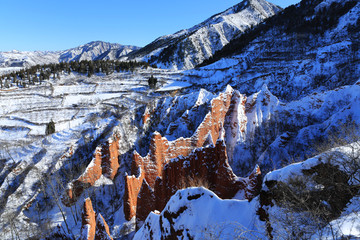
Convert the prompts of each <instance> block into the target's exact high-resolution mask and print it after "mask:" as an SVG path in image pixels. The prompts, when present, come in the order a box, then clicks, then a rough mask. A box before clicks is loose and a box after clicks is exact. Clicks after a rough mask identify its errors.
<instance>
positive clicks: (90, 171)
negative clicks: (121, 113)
mask: <svg viewBox="0 0 360 240" xmlns="http://www.w3.org/2000/svg"><path fill="white" fill-rule="evenodd" d="M119 140H120V136H119V134H117V133H114V134H113V136H112V137H111V138H110V139H108V140H107V141H106V142H104V143H103V144H101V145H100V146H99V147H97V148H96V151H95V154H94V158H93V160H92V161H91V163H90V164H89V165H88V167H87V168H86V170H85V172H84V173H83V174H82V175H81V176H80V177H79V178H78V179H76V180H75V181H73V182H71V183H70V184H69V186H68V189H67V190H66V195H65V197H64V198H63V203H64V204H65V205H67V206H70V205H71V204H73V203H74V202H76V201H77V199H78V197H80V196H81V194H82V193H83V191H84V190H85V189H87V188H89V187H91V186H94V184H95V182H96V181H97V180H99V179H100V177H101V176H102V175H103V176H104V177H107V178H109V179H111V180H113V179H114V177H115V175H116V173H117V171H118V169H119V166H120V165H119V159H118V158H119Z"/></svg>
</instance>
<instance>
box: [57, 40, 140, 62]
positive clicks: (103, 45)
mask: <svg viewBox="0 0 360 240" xmlns="http://www.w3.org/2000/svg"><path fill="white" fill-rule="evenodd" d="M137 49H139V48H138V47H135V46H125V45H121V44H117V43H108V42H101V41H96V42H90V43H87V44H85V45H81V46H79V47H76V48H71V49H69V50H66V51H64V52H63V53H62V54H61V55H60V57H59V61H60V62H71V61H81V60H99V59H105V60H106V59H109V60H114V59H118V58H119V57H121V56H123V55H126V54H128V53H130V52H132V51H134V50H137Z"/></svg>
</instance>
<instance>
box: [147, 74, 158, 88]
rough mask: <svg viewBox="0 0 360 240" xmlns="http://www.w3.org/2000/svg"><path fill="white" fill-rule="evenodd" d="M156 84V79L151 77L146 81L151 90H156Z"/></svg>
mask: <svg viewBox="0 0 360 240" xmlns="http://www.w3.org/2000/svg"><path fill="white" fill-rule="evenodd" d="M156 83H157V78H155V77H154V76H153V75H151V77H150V78H149V80H148V84H149V87H150V88H151V89H155V88H156Z"/></svg>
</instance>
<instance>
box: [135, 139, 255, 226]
mask: <svg viewBox="0 0 360 240" xmlns="http://www.w3.org/2000/svg"><path fill="white" fill-rule="evenodd" d="M192 186H205V187H207V188H209V189H210V190H212V191H214V192H215V193H216V194H217V195H218V196H219V197H221V198H225V199H229V198H233V197H234V196H235V194H236V193H238V192H239V191H240V192H239V193H240V195H241V196H243V199H248V200H251V199H252V198H253V197H255V196H256V195H257V194H258V193H259V191H260V189H261V172H260V169H259V167H256V169H255V170H254V172H253V173H252V174H251V175H250V176H249V177H248V178H238V177H237V176H236V175H235V174H234V173H233V171H232V169H231V167H230V166H229V164H228V158H227V154H226V146H225V144H224V142H223V141H222V140H218V141H217V142H216V145H215V146H209V147H206V148H202V149H197V150H195V151H194V152H193V153H191V154H190V155H189V156H187V157H179V158H176V159H173V160H171V161H170V162H169V163H168V164H166V165H165V167H164V168H163V171H162V178H160V177H158V178H157V179H156V183H155V187H154V190H153V189H152V188H151V187H150V186H149V185H148V184H147V182H146V181H145V180H144V181H143V184H142V187H141V190H140V192H139V195H138V199H137V210H136V219H137V222H138V223H139V222H142V221H144V220H145V219H146V217H147V215H148V214H149V213H150V212H151V211H154V210H159V211H162V210H163V209H164V207H165V205H166V203H167V202H168V201H169V199H170V197H171V196H172V195H174V194H175V193H176V191H177V190H179V189H182V188H185V187H192Z"/></svg>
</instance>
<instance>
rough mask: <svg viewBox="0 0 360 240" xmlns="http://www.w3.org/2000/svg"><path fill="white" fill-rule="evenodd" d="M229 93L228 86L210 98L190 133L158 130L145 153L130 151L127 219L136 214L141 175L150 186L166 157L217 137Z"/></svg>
mask: <svg viewBox="0 0 360 240" xmlns="http://www.w3.org/2000/svg"><path fill="white" fill-rule="evenodd" d="M232 94H233V89H232V88H230V87H229V88H228V89H227V90H226V91H225V92H224V93H220V94H219V96H218V97H217V98H214V99H213V100H212V102H211V108H210V111H209V113H208V114H207V115H206V116H205V118H204V121H203V122H202V123H201V124H200V126H199V127H198V128H197V130H196V132H195V133H194V134H193V136H192V137H190V138H178V139H176V140H174V141H168V140H167V139H166V138H163V137H162V136H161V135H160V134H159V133H154V135H153V138H152V140H151V145H150V149H149V153H148V155H147V156H145V157H142V156H140V155H139V154H138V153H136V152H135V153H134V156H133V163H132V169H131V175H132V176H126V177H125V195H124V213H125V218H126V219H127V220H130V219H131V218H132V217H134V216H135V215H136V207H137V197H138V194H139V192H140V188H141V186H142V182H143V180H144V179H146V182H147V184H148V185H149V186H150V187H151V188H154V186H155V180H156V178H157V177H161V176H162V170H163V167H164V166H165V164H166V163H167V162H168V161H169V160H170V159H172V158H176V157H178V156H180V155H182V156H188V155H189V154H190V153H191V152H192V151H193V150H194V149H196V148H199V147H203V146H204V143H208V142H209V140H208V139H209V138H210V139H215V140H216V139H218V137H219V134H220V131H221V130H222V127H223V125H224V121H225V116H226V113H227V112H228V109H229V106H230V102H231V98H232ZM211 141H212V140H211ZM136 176H137V177H136Z"/></svg>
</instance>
